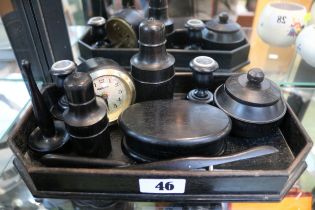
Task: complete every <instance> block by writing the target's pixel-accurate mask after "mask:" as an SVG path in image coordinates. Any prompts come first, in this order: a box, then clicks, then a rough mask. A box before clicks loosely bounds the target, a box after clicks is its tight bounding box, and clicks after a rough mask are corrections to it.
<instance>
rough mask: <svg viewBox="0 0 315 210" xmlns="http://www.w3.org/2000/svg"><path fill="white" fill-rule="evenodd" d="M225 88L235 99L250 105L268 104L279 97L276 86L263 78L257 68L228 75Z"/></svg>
mask: <svg viewBox="0 0 315 210" xmlns="http://www.w3.org/2000/svg"><path fill="white" fill-rule="evenodd" d="M225 90H226V92H227V93H228V94H229V95H230V96H231V97H232V98H234V99H235V100H237V101H239V102H240V103H243V104H246V105H250V106H258V107H259V106H270V105H273V104H275V103H277V101H279V100H280V99H281V91H280V89H279V88H278V86H277V85H276V84H275V83H274V82H272V81H271V80H269V79H267V78H265V75H264V72H263V71H262V70H261V69H258V68H254V69H251V70H250V71H248V73H247V74H241V75H235V76H231V77H229V78H228V79H227V81H226V82H225Z"/></svg>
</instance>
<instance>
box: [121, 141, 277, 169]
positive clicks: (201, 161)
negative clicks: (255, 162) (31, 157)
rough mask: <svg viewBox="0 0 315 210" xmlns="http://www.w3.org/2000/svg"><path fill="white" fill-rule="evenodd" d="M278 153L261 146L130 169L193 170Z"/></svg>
mask: <svg viewBox="0 0 315 210" xmlns="http://www.w3.org/2000/svg"><path fill="white" fill-rule="evenodd" d="M276 152H278V150H277V149H276V148H274V147H272V146H259V147H254V148H252V149H249V150H245V151H242V152H239V153H235V154H232V155H227V156H221V157H188V158H177V159H172V160H165V161H156V162H152V163H145V164H139V165H131V166H128V167H124V168H128V169H146V170H150V169H152V170H192V169H201V168H206V167H210V166H214V165H220V164H224V163H230V162H235V161H239V160H246V159H250V158H256V157H260V156H265V155H269V154H273V153H276Z"/></svg>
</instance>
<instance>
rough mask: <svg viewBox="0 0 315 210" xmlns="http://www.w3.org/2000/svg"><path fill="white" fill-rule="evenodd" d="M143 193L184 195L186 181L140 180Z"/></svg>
mask: <svg viewBox="0 0 315 210" xmlns="http://www.w3.org/2000/svg"><path fill="white" fill-rule="evenodd" d="M139 186H140V192H142V193H184V192H185V187H186V180H185V179H139Z"/></svg>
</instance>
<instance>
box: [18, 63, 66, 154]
mask: <svg viewBox="0 0 315 210" xmlns="http://www.w3.org/2000/svg"><path fill="white" fill-rule="evenodd" d="M21 65H22V73H23V74H24V75H25V78H26V80H27V81H28V87H29V92H30V95H31V99H32V104H33V112H34V115H35V119H36V121H37V125H38V127H37V128H36V129H35V130H34V131H33V132H32V133H31V135H30V136H29V141H28V146H29V147H30V148H31V149H32V150H33V151H36V152H40V153H48V152H53V151H55V150H57V149H59V148H61V147H62V146H63V145H64V144H65V143H66V142H67V141H68V139H69V135H68V134H67V132H66V131H65V128H64V124H63V123H62V122H61V121H53V118H52V116H51V114H50V112H49V110H48V108H47V106H46V104H45V102H44V99H43V96H42V94H41V93H40V92H39V90H38V87H37V85H36V83H35V80H34V78H33V74H32V71H31V64H30V63H29V61H27V60H22V63H21Z"/></svg>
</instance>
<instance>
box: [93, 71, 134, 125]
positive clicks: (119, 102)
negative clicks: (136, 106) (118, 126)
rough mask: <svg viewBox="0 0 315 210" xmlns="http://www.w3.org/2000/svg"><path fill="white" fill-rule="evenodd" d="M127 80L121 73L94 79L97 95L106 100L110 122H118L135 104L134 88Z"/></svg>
mask: <svg viewBox="0 0 315 210" xmlns="http://www.w3.org/2000/svg"><path fill="white" fill-rule="evenodd" d="M106 73H108V72H106ZM125 79H126V77H122V74H120V73H118V74H114V75H110V74H108V75H102V76H100V75H99V74H98V77H94V78H93V83H94V91H95V94H96V95H97V96H100V97H102V98H103V99H104V100H105V102H106V105H107V108H108V118H109V121H110V122H113V121H115V120H117V118H118V117H119V115H120V114H121V112H123V111H124V110H125V109H126V108H127V107H128V106H130V105H131V104H132V103H133V99H134V92H133V88H134V87H133V86H132V87H130V82H128V81H125Z"/></svg>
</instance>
